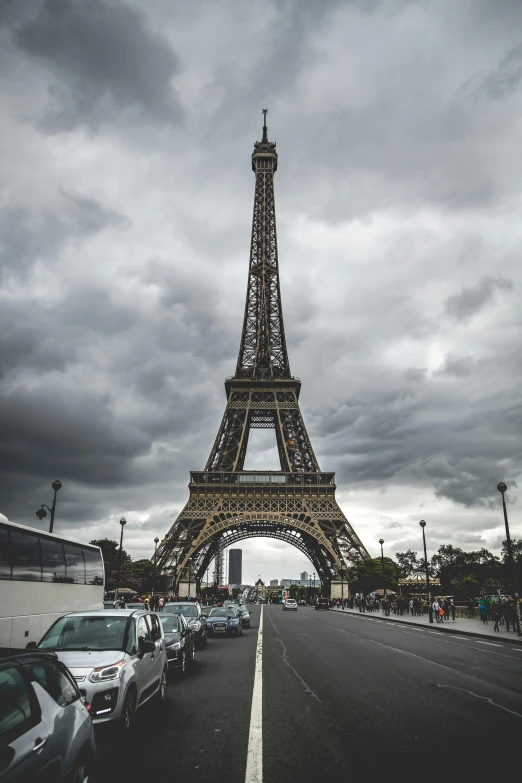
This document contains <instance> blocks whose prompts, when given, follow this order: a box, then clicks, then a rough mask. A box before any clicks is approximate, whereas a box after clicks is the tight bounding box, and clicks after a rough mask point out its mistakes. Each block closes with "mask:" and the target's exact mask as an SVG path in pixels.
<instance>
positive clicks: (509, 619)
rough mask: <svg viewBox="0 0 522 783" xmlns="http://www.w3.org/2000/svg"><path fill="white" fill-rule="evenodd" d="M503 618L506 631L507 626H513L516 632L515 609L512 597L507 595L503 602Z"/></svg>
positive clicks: (507, 629)
mask: <svg viewBox="0 0 522 783" xmlns="http://www.w3.org/2000/svg"><path fill="white" fill-rule="evenodd" d="M504 619H505V621H506V631H508V632H509V626H510V625H512V626H513V630H514V631H515V633H516V630H517V610H516V606H515V602H514V601H513V598H512V597H511V596H509V598H508V600H507V601H506V603H505V604H504Z"/></svg>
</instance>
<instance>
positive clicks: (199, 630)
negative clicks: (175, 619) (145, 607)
mask: <svg viewBox="0 0 522 783" xmlns="http://www.w3.org/2000/svg"><path fill="white" fill-rule="evenodd" d="M165 612H167V613H170V614H182V615H183V617H184V618H185V620H186V621H187V623H188V625H189V626H190V627H191V628H192V630H193V631H194V633H195V640H196V647H203V645H205V644H206V643H207V623H206V618H205V615H204V614H202V612H201V605H200V604H198V603H197V601H194V602H191V601H190V602H185V601H176V602H173V603H169V604H165V606H164V607H163V613H165Z"/></svg>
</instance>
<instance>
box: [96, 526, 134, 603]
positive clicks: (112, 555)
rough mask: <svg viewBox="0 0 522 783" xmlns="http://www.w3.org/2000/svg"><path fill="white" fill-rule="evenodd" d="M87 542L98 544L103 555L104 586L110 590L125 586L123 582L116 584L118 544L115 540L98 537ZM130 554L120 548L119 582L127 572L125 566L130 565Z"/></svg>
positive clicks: (118, 555)
mask: <svg viewBox="0 0 522 783" xmlns="http://www.w3.org/2000/svg"><path fill="white" fill-rule="evenodd" d="M89 543H91V544H94V545H95V546H99V547H100V549H101V551H102V555H103V563H104V566H105V587H106V589H107V590H111V589H113V588H115V587H127V585H125V584H119V585H117V584H116V579H117V576H118V567H119V557H120V553H119V549H120V547H119V544H118V542H117V541H112V540H111V539H110V538H98V539H95V540H94V541H90V542H89ZM131 560H132V558H131V556H130V555H128V554H127V552H126V551H125V550H124V549H122V550H121V572H120V582H122V579H123V576H124V574H127V571H126V567H127V566H129V565H130V563H131Z"/></svg>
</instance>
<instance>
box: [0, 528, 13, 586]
mask: <svg viewBox="0 0 522 783" xmlns="http://www.w3.org/2000/svg"><path fill="white" fill-rule="evenodd" d="M0 579H11V547H10V545H9V531H8V530H7V529H6V528H5V527H0Z"/></svg>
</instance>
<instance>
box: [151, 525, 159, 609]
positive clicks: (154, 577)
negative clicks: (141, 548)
mask: <svg viewBox="0 0 522 783" xmlns="http://www.w3.org/2000/svg"><path fill="white" fill-rule="evenodd" d="M158 544H159V538H157V537H156V538H155V539H154V575H153V577H152V597H153V598H154V592H155V590H156V560H157V556H158Z"/></svg>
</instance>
